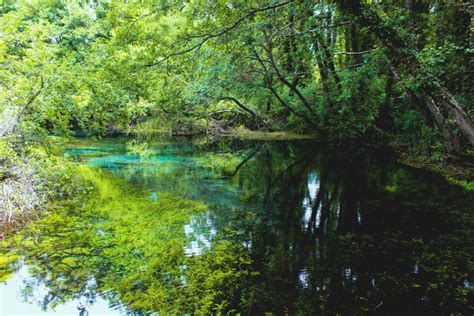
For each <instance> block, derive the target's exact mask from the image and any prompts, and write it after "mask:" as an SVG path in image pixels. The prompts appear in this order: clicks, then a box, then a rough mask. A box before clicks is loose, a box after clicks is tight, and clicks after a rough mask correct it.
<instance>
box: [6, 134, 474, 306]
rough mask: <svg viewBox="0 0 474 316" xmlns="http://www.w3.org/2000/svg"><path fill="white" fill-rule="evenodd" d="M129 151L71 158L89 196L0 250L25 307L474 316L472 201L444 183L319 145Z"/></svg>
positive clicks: (111, 146) (84, 145)
mask: <svg viewBox="0 0 474 316" xmlns="http://www.w3.org/2000/svg"><path fill="white" fill-rule="evenodd" d="M125 142H126V141H125V140H123V139H109V140H102V141H91V140H87V141H86V140H82V141H81V146H79V145H78V144H74V146H73V147H72V148H71V149H69V150H68V151H67V152H68V155H69V159H72V160H74V161H75V162H76V163H77V164H79V166H78V167H77V168H76V173H78V174H81V175H82V177H83V178H85V179H88V181H89V182H88V183H89V184H88V186H89V187H90V189H89V190H90V193H88V194H85V195H83V198H81V199H79V200H76V201H71V200H68V201H64V202H63V203H62V205H61V206H60V207H58V208H57V209H56V211H54V212H51V213H50V214H48V215H46V216H44V217H42V218H41V219H39V220H37V221H33V222H30V223H29V224H28V225H27V227H26V229H24V230H21V231H18V232H16V233H14V234H12V235H11V237H10V238H8V239H7V240H6V241H3V242H2V243H0V278H2V279H3V280H6V281H7V286H8V282H9V280H11V279H12V278H15V273H16V271H18V270H22V269H23V270H24V269H26V270H27V273H26V272H23V273H26V277H24V279H21V280H22V282H21V283H20V284H19V286H20V290H21V292H22V293H23V296H22V297H23V299H24V300H26V301H27V302H30V303H36V304H39V306H40V307H41V308H42V309H45V310H46V311H51V310H53V309H54V308H55V307H60V306H61V305H63V304H65V305H68V304H70V303H71V302H74V301H75V300H79V299H83V300H82V301H81V302H82V305H80V306H81V308H82V309H83V310H84V311H91V314H93V313H94V312H93V308H94V304H95V303H96V302H97V301H98V300H99V299H105V300H107V302H108V304H109V306H110V312H112V310H114V309H122V311H123V312H128V313H130V314H133V313H136V314H140V313H143V314H146V313H149V312H150V313H151V312H160V313H161V314H177V315H184V314H186V313H194V314H206V315H209V314H218V313H222V314H228V315H236V314H238V313H240V314H256V315H263V314H265V313H269V314H271V313H273V315H279V314H282V313H288V314H289V315H317V314H320V313H329V314H338V313H339V314H351V315H360V314H366V313H376V314H382V315H385V314H389V313H396V314H407V313H409V312H413V311H416V312H417V313H418V314H443V313H450V312H457V313H467V314H468V313H470V312H471V311H472V310H473V302H472V298H471V297H472V296H471V295H472V288H470V284H471V282H472V272H473V271H472V265H470V263H471V262H472V260H473V258H472V256H473V254H474V249H473V245H474V243H473V238H474V235H473V230H472V225H473V218H474V217H473V216H472V215H473V214H472V212H470V211H472V210H470V205H472V203H473V202H474V201H473V196H472V195H469V194H468V193H466V192H463V191H462V190H459V188H457V187H455V186H452V185H449V184H448V183H446V182H445V181H443V180H442V178H441V177H439V176H436V175H433V174H426V173H423V172H415V171H413V170H410V169H407V168H401V167H399V166H395V165H392V164H391V163H389V164H387V162H386V161H385V159H384V157H383V156H381V157H379V154H377V153H376V152H374V153H372V154H371V155H367V152H365V151H362V150H356V149H353V150H350V151H344V153H343V152H341V150H340V149H338V148H328V147H325V146H323V145H321V146H316V147H308V146H307V145H308V144H310V142H309V143H308V142H307V141H304V142H302V143H292V144H285V143H279V142H276V143H262V142H251V143H249V142H244V143H242V142H239V141H237V140H232V141H229V140H228V141H226V142H223V143H222V144H219V145H215V144H214V145H208V144H202V143H197V144H189V143H188V142H184V141H183V142H182V143H178V142H176V141H174V142H166V141H165V142H163V141H160V142H156V141H153V140H151V139H150V140H149V144H148V155H146V156H143V155H142V156H140V155H138V154H137V153H136V152H134V151H131V149H130V147H128V148H127V146H126V145H125ZM347 155H351V160H350V161H351V162H350V163H349V164H348V163H347V161H348V156H347ZM249 156H251V157H252V159H248V157H249ZM308 157H309V158H308ZM222 158H224V159H222ZM242 162H243V164H242ZM239 165H241V167H239ZM97 168H101V169H102V170H98V169H97ZM236 168H238V172H236V173H234V172H233V171H232V172H231V170H235V169H236ZM230 172H231V174H234V175H233V176H230V177H229V173H230ZM223 176H224V178H223ZM205 186H206V188H205ZM440 227H441V229H440ZM20 275H21V274H20ZM12 284H15V283H14V282H13V283H12ZM14 290H17V289H16V288H15V287H13V286H10V287H7V288H6V290H5V293H7V292H12V291H14ZM0 291H1V285H0ZM401 302H403V304H401ZM78 305H79V304H78ZM19 307H21V305H19ZM70 308H71V309H70V310H68V311H70V312H71V311H72V312H71V313H73V312H74V311H77V309H76V305H74V304H72V305H70ZM7 310H8V309H7ZM20 310H21V309H20Z"/></svg>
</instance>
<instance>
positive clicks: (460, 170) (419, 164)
mask: <svg viewBox="0 0 474 316" xmlns="http://www.w3.org/2000/svg"><path fill="white" fill-rule="evenodd" d="M398 161H399V162H400V163H401V164H404V165H407V166H410V167H413V168H417V169H423V170H428V171H431V172H434V173H438V174H440V175H442V176H443V177H444V178H445V179H446V180H447V181H448V182H449V183H451V184H456V185H459V186H461V187H463V188H464V189H465V190H469V191H474V167H473V166H467V165H463V164H461V163H459V162H458V163H452V162H444V163H436V162H434V161H433V160H431V159H429V158H428V157H426V156H415V155H408V154H402V155H401V156H400V158H399V159H398Z"/></svg>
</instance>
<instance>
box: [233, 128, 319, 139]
mask: <svg viewBox="0 0 474 316" xmlns="http://www.w3.org/2000/svg"><path fill="white" fill-rule="evenodd" d="M228 136H230V137H237V138H241V139H249V140H297V139H315V138H316V136H315V135H308V134H297V133H288V132H262V131H251V130H247V129H244V128H238V129H235V130H233V131H231V132H230V133H229V134H228Z"/></svg>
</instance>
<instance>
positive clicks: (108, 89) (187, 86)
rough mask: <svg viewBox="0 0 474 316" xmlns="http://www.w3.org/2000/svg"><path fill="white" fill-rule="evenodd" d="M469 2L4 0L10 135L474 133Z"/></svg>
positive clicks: (408, 144) (434, 147) (404, 143)
mask: <svg viewBox="0 0 474 316" xmlns="http://www.w3.org/2000/svg"><path fill="white" fill-rule="evenodd" d="M470 10H472V7H471V5H470V2H469V1H453V2H444V1H343V0H341V1H282V2H278V1H183V2H179V1H177V2H173V1H140V2H138V3H127V1H125V2H124V3H114V2H110V1H3V5H2V7H1V21H2V23H1V30H0V32H1V35H2V41H1V46H0V49H1V50H0V56H1V73H0V76H1V77H0V80H1V81H0V82H1V86H0V89H1V98H2V100H1V106H2V112H3V113H4V115H3V120H2V131H1V133H2V137H5V136H7V135H11V134H13V133H14V132H15V131H16V130H17V129H20V130H21V133H22V135H23V136H24V137H25V138H31V139H32V140H36V139H38V138H39V137H42V136H45V137H46V136H52V135H54V136H61V135H64V134H70V133H72V132H76V133H85V134H107V133H118V132H127V131H134V130H137V129H140V128H142V129H143V128H145V129H159V130H167V131H172V132H173V133H175V134H197V133H202V132H205V131H206V129H207V128H208V126H211V128H213V129H218V130H220V129H224V130H227V129H229V128H231V127H238V126H241V127H245V128H247V129H251V130H257V129H258V130H269V131H297V132H302V133H309V134H314V135H317V137H319V138H321V139H329V140H335V141H339V140H344V141H347V140H351V139H365V140H371V141H384V142H388V143H392V144H394V145H396V146H400V147H402V148H403V149H404V150H415V151H419V152H421V153H424V154H427V155H432V154H444V153H449V154H460V153H463V152H465V151H466V150H467V149H469V148H470V147H472V145H473V144H474V126H473V123H472V111H473V107H472V84H471V80H470V79H472V76H471V75H472V67H471V57H472V46H471V45H472V43H471V39H472V38H471V36H472V34H471V11H470Z"/></svg>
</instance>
